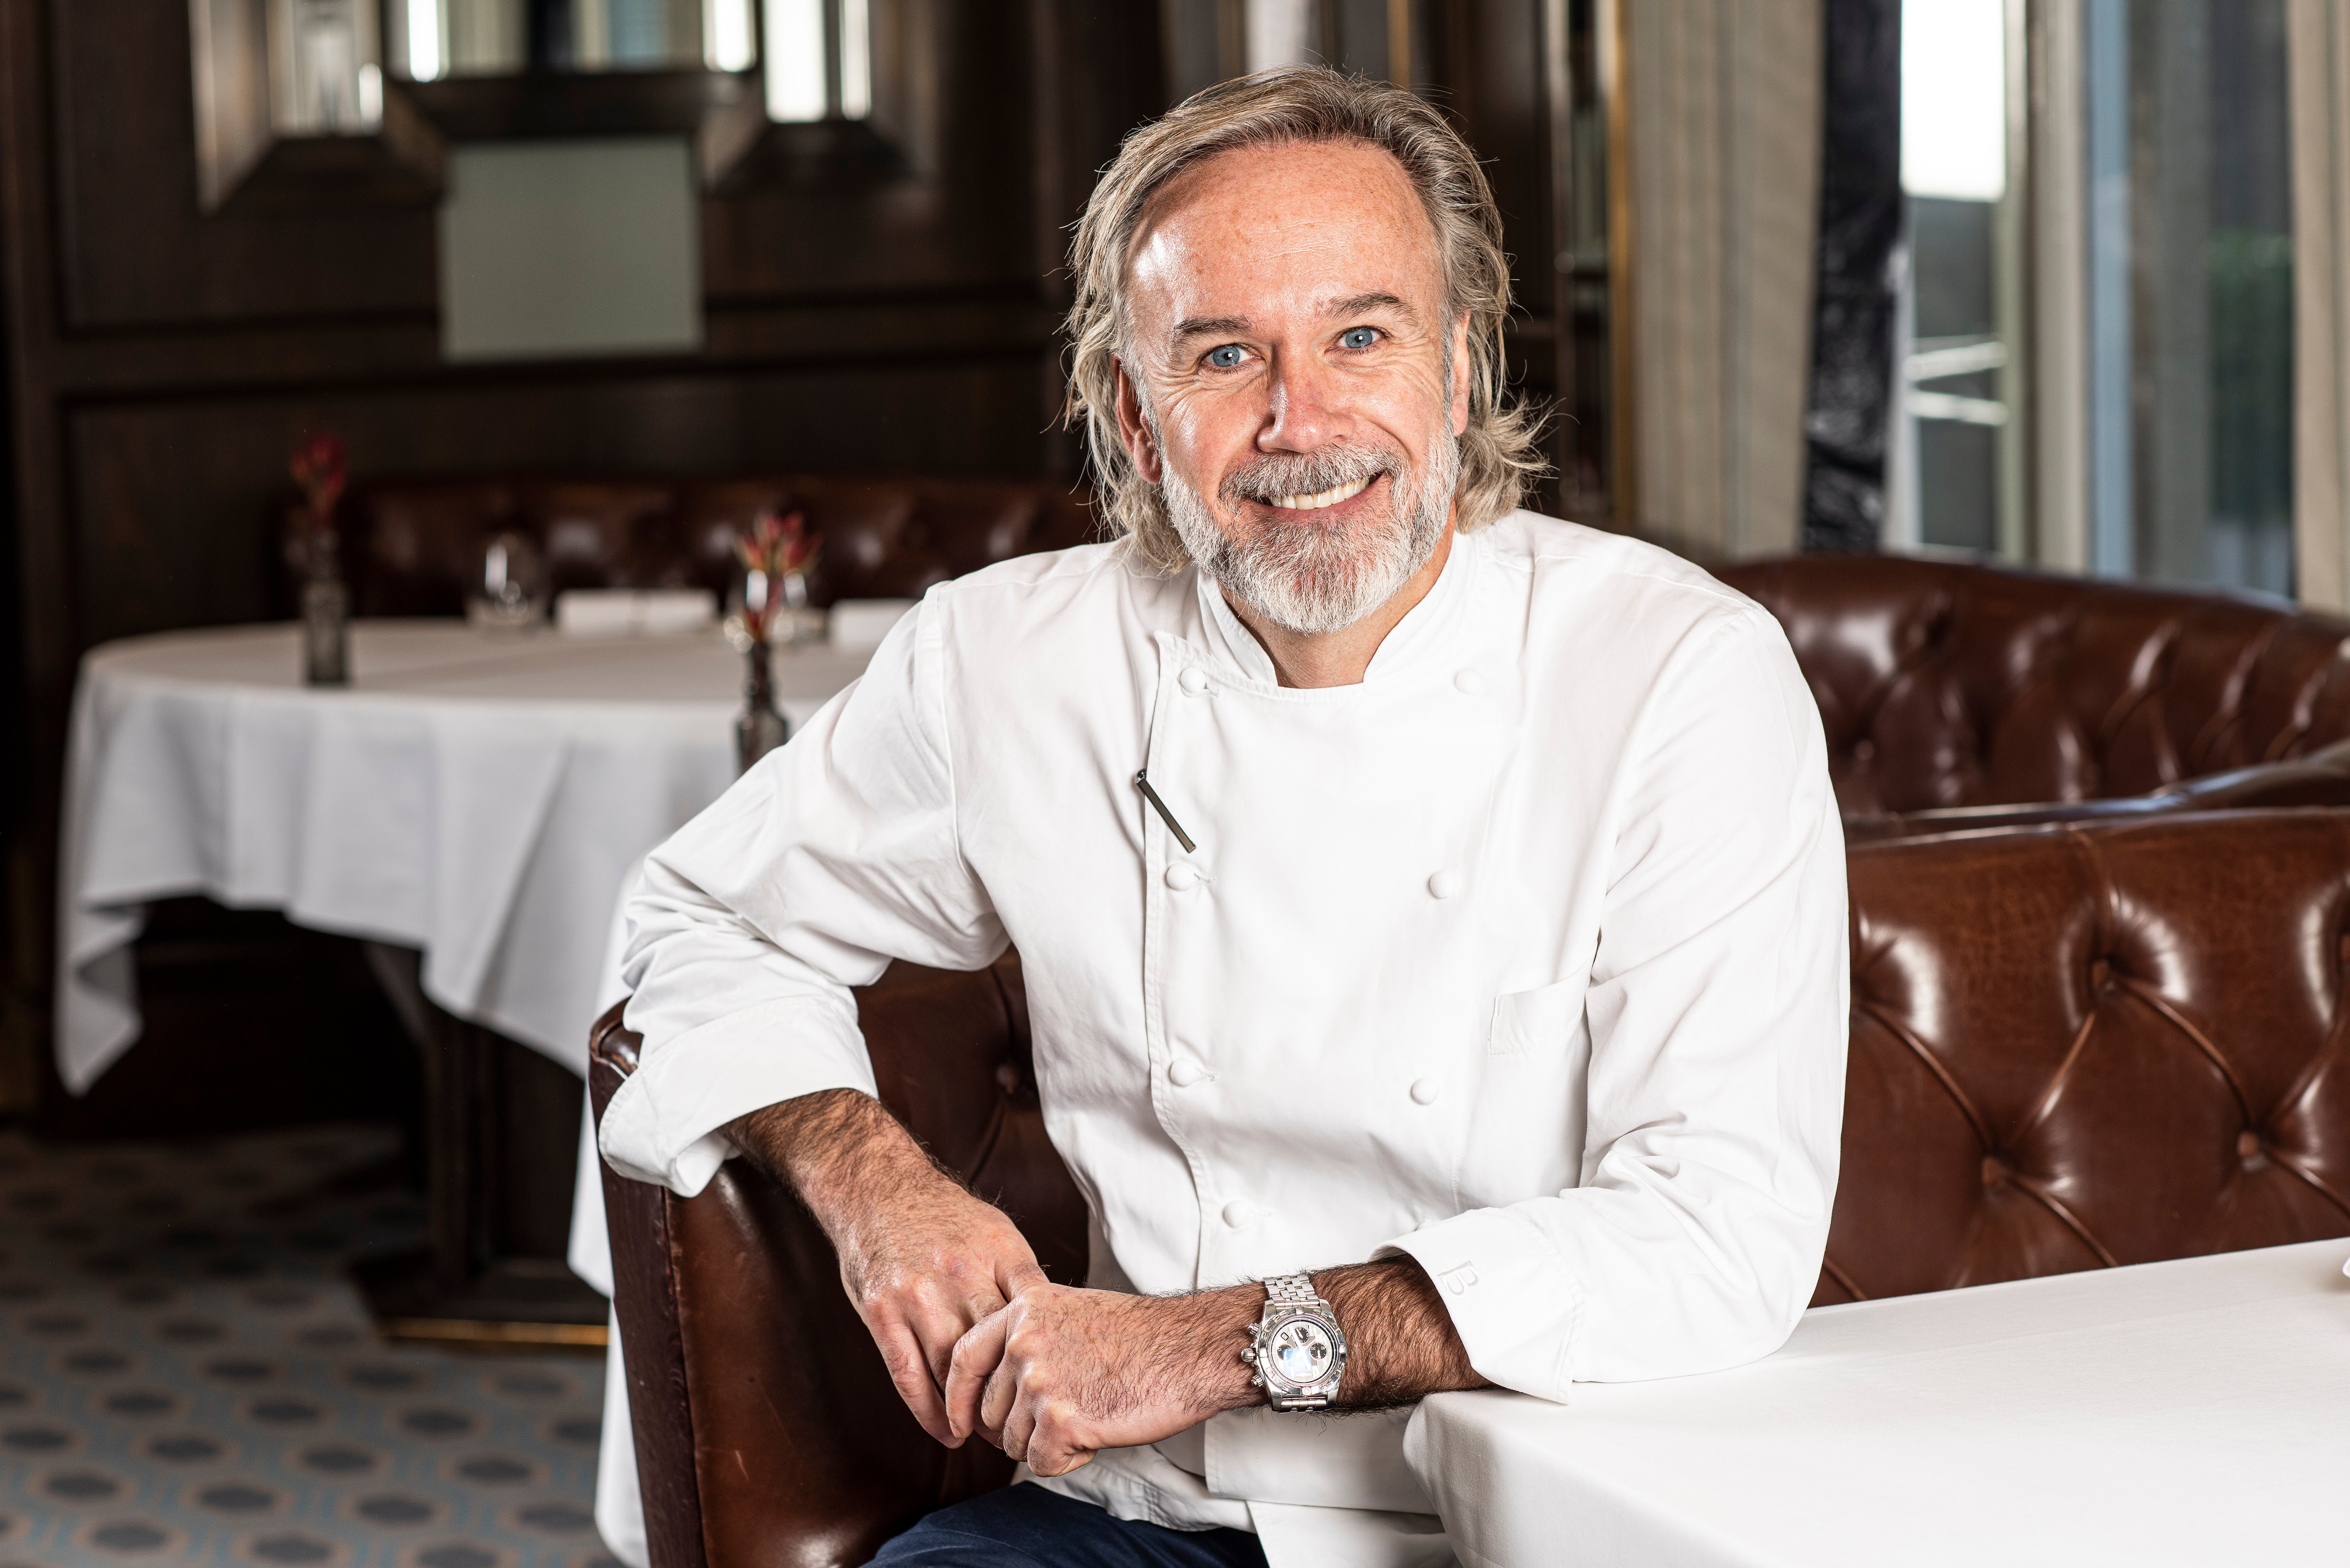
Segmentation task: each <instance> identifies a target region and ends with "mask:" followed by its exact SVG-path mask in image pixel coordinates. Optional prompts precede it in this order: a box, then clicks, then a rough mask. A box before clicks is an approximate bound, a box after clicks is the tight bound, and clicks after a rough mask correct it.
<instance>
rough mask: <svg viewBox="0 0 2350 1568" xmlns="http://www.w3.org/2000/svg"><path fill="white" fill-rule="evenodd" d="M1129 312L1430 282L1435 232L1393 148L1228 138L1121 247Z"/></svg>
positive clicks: (1238, 305)
mask: <svg viewBox="0 0 2350 1568" xmlns="http://www.w3.org/2000/svg"><path fill="white" fill-rule="evenodd" d="M1127 254H1128V262H1127V269H1128V282H1129V284H1130V285H1131V286H1132V293H1133V295H1134V298H1133V301H1132V303H1133V305H1134V306H1135V307H1136V310H1137V314H1138V315H1139V316H1146V317H1147V316H1151V315H1156V314H1158V313H1159V312H1163V311H1170V310H1171V311H1176V312H1179V313H1180V314H1183V315H1187V316H1188V315H1198V314H1201V312H1202V311H1207V312H1210V313H1212V314H1217V315H1223V314H1236V313H1246V312H1248V311H1250V310H1253V309H1269V308H1275V307H1278V306H1282V305H1284V304H1288V305H1296V304H1305V303H1307V302H1309V301H1312V300H1315V299H1339V298H1347V297H1351V296H1361V295H1365V294H1372V293H1389V294H1395V295H1397V296H1400V297H1402V298H1405V299H1414V298H1419V299H1420V300H1421V302H1422V303H1424V304H1432V299H1431V298H1430V296H1432V295H1433V293H1434V292H1436V291H1437V290H1439V289H1440V286H1441V278H1442V270H1443V269H1442V266H1441V264H1440V257H1439V254H1438V249H1437V241H1436V231H1435V228H1434V226H1433V225H1431V224H1430V223H1429V220H1428V213H1427V211H1426V210H1425V209H1424V208H1423V207H1422V206H1421V205H1420V202H1419V194H1418V192H1415V191H1414V190H1413V189H1412V186H1411V181H1410V180H1409V177H1407V176H1406V175H1405V173H1404V171H1403V165H1402V164H1400V163H1399V162H1397V161H1396V159H1395V157H1394V155H1393V154H1391V153H1389V152H1388V151H1386V150H1384V149H1382V148H1377V147H1372V146H1369V145H1367V144H1366V143H1363V142H1358V141H1338V142H1288V143H1284V144H1281V145H1278V146H1274V147H1244V148H1237V149H1235V150H1233V151H1230V152H1222V153H1219V154H1217V155H1216V156H1215V157H1213V158H1211V159H1209V160H1207V161H1205V162H1202V163H1200V164H1197V165H1195V166H1193V167H1192V168H1190V169H1187V170H1185V171H1183V172H1182V173H1181V174H1180V175H1178V176H1177V177H1176V178H1175V179H1173V180H1170V181H1169V182H1167V184H1166V185H1165V186H1163V187H1161V188H1160V189H1159V191H1158V192H1155V193H1154V194H1153V195H1152V197H1151V199H1150V201H1149V203H1148V204H1147V205H1146V206H1145V207H1144V209H1143V213H1142V219H1141V222H1140V223H1138V224H1137V225H1136V229H1135V237H1134V241H1133V244H1132V245H1131V246H1130V248H1129V249H1128V253H1127Z"/></svg>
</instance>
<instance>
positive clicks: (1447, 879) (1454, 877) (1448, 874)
mask: <svg viewBox="0 0 2350 1568" xmlns="http://www.w3.org/2000/svg"><path fill="white" fill-rule="evenodd" d="M1428 890H1429V892H1430V893H1431V894H1432V895H1434V896H1435V897H1437V898H1459V897H1460V896H1461V873H1460V872H1458V871H1439V872H1438V873H1437V874H1436V875H1435V876H1433V877H1430V878H1429V879H1428Z"/></svg>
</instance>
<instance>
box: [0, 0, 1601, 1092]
mask: <svg viewBox="0 0 2350 1568" xmlns="http://www.w3.org/2000/svg"><path fill="white" fill-rule="evenodd" d="M1560 4H1561V0H1414V4H1413V5H1412V7H1411V10H1412V14H1413V15H1414V16H1416V17H1417V19H1418V22H1417V33H1416V37H1417V39H1418V43H1417V44H1416V47H1415V51H1414V53H1415V66H1414V76H1415V78H1416V79H1417V80H1420V81H1423V82H1426V83H1427V84H1429V86H1430V91H1431V93H1432V94H1433V96H1434V97H1435V98H1436V99H1437V100H1438V101H1439V102H1440V103H1442V104H1445V105H1446V106H1448V108H1449V109H1450V110H1451V112H1452V113H1453V114H1454V115H1455V116H1456V117H1457V119H1458V120H1459V122H1460V123H1461V126H1462V128H1463V129H1464V130H1466V131H1467V133H1468V134H1469V135H1470V137H1471V140H1473V141H1474V142H1475V143H1476V144H1477V146H1478V148H1479V150H1480V151H1481V152H1482V153H1483V154H1484V155H1485V156H1486V157H1487V158H1488V160H1489V163H1488V169H1489V171H1490V172H1491V174H1492V180H1493V183H1494V188H1495V191H1496V193H1497V195H1498V196H1499V198H1500V200H1501V202H1502V206H1503V212H1504V215H1505V219H1506V222H1507V224H1508V244H1509V247H1510V249H1511V251H1512V252H1513V254H1514V255H1515V256H1516V257H1517V258H1518V265H1519V271H1520V275H1521V285H1520V298H1521V300H1522V303H1523V306H1524V310H1525V314H1524V316H1523V318H1522V321H1521V323H1520V327H1519V330H1518V331H1517V332H1516V334H1515V338H1516V340H1515V343H1514V345H1513V347H1514V348H1515V351H1516V358H1517V359H1518V361H1519V362H1520V366H1521V369H1522V370H1523V388H1524V389H1525V390H1526V391H1527V392H1529V393H1530V394H1532V395H1534V396H1535V397H1537V398H1547V397H1548V396H1549V394H1550V391H1551V382H1552V381H1553V380H1554V379H1555V374H1556V364H1557V355H1556V353H1555V350H1554V348H1553V347H1552V344H1553V341H1554V339H1553V336H1552V323H1551V306H1552V270H1551V268H1552V257H1553V254H1554V252H1555V244H1554V243H1553V234H1554V229H1555V214H1554V213H1552V212H1551V210H1550V209H1551V206H1552V204H1553V197H1552V185H1551V181H1552V172H1551V170H1550V167H1549V164H1548V162H1547V161H1546V158H1545V155H1544V138H1545V136H1546V130H1545V127H1546V124H1547V119H1548V116H1549V114H1550V109H1549V106H1548V105H1547V104H1546V102H1545V99H1544V78H1543V63H1542V62H1543V50H1542V45H1543V33H1542V28H1543V26H1544V16H1545V15H1549V14H1563V12H1557V11H1556V8H1557V7H1558V6H1559V5H1560ZM1546 5H1548V6H1550V7H1552V8H1553V9H1552V10H1551V11H1546V9H1545V7H1546ZM874 17H875V27H876V37H877V46H878V47H877V50H876V56H877V61H878V62H879V65H880V66H881V67H882V69H881V75H880V78H879V80H878V81H877V85H876V114H875V118H874V121H873V124H872V127H871V129H870V132H869V133H868V131H866V130H855V131H853V132H840V131H833V130H795V131H792V132H790V133H788V134H786V133H784V132H782V131H780V130H772V131H770V132H769V133H768V135H767V136H766V138H765V139H764V140H763V141H762V142H761V143H760V144H759V145H758V147H757V148H756V149H755V150H754V151H753V152H752V153H751V154H750V155H749V157H748V158H746V159H745V161H743V163H742V164H741V165H740V166H739V167H738V168H736V170H735V171H733V174H731V175H730V176H729V177H728V178H727V179H726V180H725V181H723V182H722V183H721V184H720V185H719V186H718V187H717V188H716V189H714V190H712V191H711V192H706V193H705V195H704V197H703V200H702V265H703V286H704V304H705V308H706V320H707V334H706V340H705V344H704V347H703V348H702V350H701V351H700V352H698V353H695V354H692V355H688V356H671V357H663V358H643V359H624V360H605V361H596V362H581V363H561V364H530V365H517V366H512V367H503V368H494V367H451V366H448V365H445V364H443V363H442V360H441V358H440V351H439V317H438V305H437V286H436V281H435V276H434V266H435V254H434V253H435V237H434V223H435V217H434V213H433V212H432V210H431V209H430V208H427V207H400V206H375V207H368V206H363V205H349V206H342V207H338V208H332V209H327V208H321V209H317V210H311V211H303V212H296V213H280V214H276V215H270V216H257V215H251V214H249V213H236V212H234V211H233V212H230V213H222V214H216V215H212V216H206V215H204V214H203V213H201V212H200V210H199V206H198V200H197V182H196V170H195V146H194V130H193V108H192V91H191V87H190V81H189V54H190V45H189V34H188V22H187V13H186V0H0V248H5V262H6V266H7V272H6V283H5V287H6V291H7V297H6V301H5V304H6V307H7V335H8V338H9V342H8V345H7V348H8V358H9V369H10V375H11V381H10V391H11V397H12V405H11V407H10V409H9V410H8V411H9V415H10V419H11V428H12V431H13V433H14V438H15V448H14V450H15V455H16V474H15V485H14V496H15V501H16V520H17V529H16V535H15V538H14V540H13V545H14V548H15V568H16V573H17V581H16V594H15V595H14V596H12V598H11V602H12V603H13V604H14V605H15V607H16V612H17V613H16V623H15V629H16V632H17V634H18V639H19V640H18V641H17V643H16V648H15V649H14V650H13V652H14V656H15V657H16V659H17V660H18V664H17V675H18V680H16V682H15V683H14V686H13V691H14V695H15V697H16V701H17V702H18V704H19V707H18V717H19V722H17V723H16V725H15V726H14V727H13V733H12V740H14V741H16V742H18V743H19V744H18V748H17V752H16V755H17V756H20V757H21V758H22V765H21V767H20V768H16V769H13V770H12V772H14V773H15V774H16V776H17V777H19V778H21V779H23V780H24V781H26V782H25V784H24V785H23V787H22V788H21V789H20V790H19V792H18V795H17V797H16V799H15V801H14V802H13V804H12V809H11V811H10V814H9V819H8V824H7V827H8V835H9V874H10V878H11V887H12V889H13V892H12V901H11V904H10V910H11V918H10V922H9V923H10V931H9V936H10V939H11V940H10V948H11V951H10V955H9V956H10V971H9V985H10V1007H9V1011H8V1014H7V1016H8V1018H9V1019H10V1020H11V1022H10V1023H9V1024H8V1029H9V1038H10V1040H11V1041H13V1043H14V1044H13V1049H14V1051H15V1053H16V1058H17V1059H18V1060H19V1062H23V1061H26V1060H29V1059H30V1056H31V1054H35V1053H38V1054H46V1053H47V1049H48V1041H47V1020H46V1012H45V1009H46V1005H47V984H48V972H49V965H50V954H49V949H48V932H47V917H46V910H47V909H48V908H50V907H51V902H50V900H51V898H52V893H51V889H50V882H49V877H50V874H51V863H52V861H51V857H52V856H53V852H54V825H55V822H56V817H57V771H58V765H59V762H60V758H61V747H62V732H63V722H64V715H65V712H66V706H67V701H68V694H69V692H70V690H71V684H72V679H73V670H74V665H75V661H76V660H77V659H78V657H79V655H80V653H81V651H82V650H83V649H87V648H88V647H89V646H91V645H93V644H94V643H97V642H99V641H102V640H105V639H109V638H113V637H118V636H122V635H127V634H130V633H133V632H140V631H150V630H156V629H161V628H171V627H178V626H192V625H203V624H214V623H221V622H232V621H237V620H242V619H248V618H254V617H256V616H259V615H261V614H263V613H265V607H266V606H267V604H268V603H269V595H268V585H269V582H270V576H269V574H270V572H271V570H272V568H271V566H270V563H269V551H268V547H267V545H266V541H265V535H264V522H263V519H264V516H265V511H266V509H267V507H268V506H269V504H270V503H271V500H272V498H273V497H274V496H276V494H278V493H280V492H281V491H282V489H283V485H284V477H283V475H284V470H283V464H284V461H285V456H286V452H287V450H288V449H289V448H290V446H291V445H292V444H293V442H294V441H295V440H296V438H297V437H298V436H300V435H301V434H303V433H305V432H307V431H315V430H317V429H320V428H332V429H335V430H337V431H340V432H341V433H342V434H343V435H344V436H345V437H346V438H347V440H348V442H349V445H350V449H351V453H352V459H353V464H354V468H355V470H356V472H358V473H359V474H360V475H362V476H364V475H368V474H394V473H412V472H427V471H432V472H494V471H499V470H535V471H539V472H551V471H559V470H566V469H569V470H574V471H582V470H589V471H594V472H603V473H612V472H646V473H664V474H671V473H682V472H695V471H703V472H708V471H723V470H729V469H747V468H780V469H800V470H826V469H829V470H834V471H868V472H869V471H875V470H891V469H898V470H910V471H916V472H937V473H954V472H964V473H1002V474H1034V473H1055V474H1071V475H1073V474H1074V472H1075V470H1076V444H1075V442H1074V441H1072V440H1071V439H1070V438H1069V437H1068V436H1066V434H1063V433H1060V432H1057V431H1054V430H1053V429H1052V428H1051V427H1052V425H1053V422H1054V420H1055V414H1056V412H1057V410H1058V405H1059V400H1060V391H1061V379H1060V354H1059V347H1058V344H1057V342H1056V340H1055V336H1054V327H1055V318H1056V317H1057V315H1058V313H1059V312H1060V311H1061V310H1062V309H1064V308H1065V307H1066V299H1067V292H1066V279H1065V278H1064V277H1063V276H1062V275H1061V273H1060V266H1061V260H1062V252H1063V247H1064V246H1065V244H1066V229H1067V225H1068V224H1069V223H1070V222H1071V221H1072V220H1073V219H1074V218H1075V217H1076V213H1077V212H1078V210H1079V208H1080V207H1081V206H1082V204H1083V202H1084V200H1085V197H1086V194H1087V191H1088V190H1089V189H1090V187H1091V184H1092V180H1093V174H1094V171H1096V170H1097V169H1099V168H1100V167H1102V166H1103V165H1104V164H1105V163H1107V161H1108V160H1109V159H1110V158H1111V157H1112V156H1113V155H1114V153H1115V152H1116V150H1117V146H1118V140H1119V138H1120V137H1121V136H1122V135H1123V134H1124V133H1125V132H1126V131H1127V130H1128V129H1129V128H1130V127H1132V126H1133V125H1134V124H1136V123H1137V122H1138V121H1139V120H1141V119H1144V118H1146V117H1148V116H1149V115H1150V114H1153V113H1155V112H1157V111H1158V110H1159V109H1162V108H1163V107H1164V106H1165V90H1166V89H1165V83H1166V80H1167V77H1166V72H1165V70H1164V66H1163V61H1162V58H1161V53H1160V49H1161V42H1160V40H1161V33H1160V28H1159V16H1158V7H1157V6H1156V5H1153V4H1149V3H1148V0H1131V3H1124V4H1101V3H1097V0H875V4H874ZM135 1054H137V1053H136V1052H134V1055H135ZM0 1085H5V1074H4V1073H0ZM0 1093H5V1090H4V1089H0Z"/></svg>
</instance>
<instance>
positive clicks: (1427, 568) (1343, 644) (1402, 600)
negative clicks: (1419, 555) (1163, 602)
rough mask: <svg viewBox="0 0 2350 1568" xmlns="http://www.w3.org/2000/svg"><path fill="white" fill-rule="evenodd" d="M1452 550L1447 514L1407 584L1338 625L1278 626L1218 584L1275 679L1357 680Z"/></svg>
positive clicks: (1310, 682) (1295, 682)
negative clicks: (1349, 622) (1327, 627)
mask: <svg viewBox="0 0 2350 1568" xmlns="http://www.w3.org/2000/svg"><path fill="white" fill-rule="evenodd" d="M1451 555H1452V520H1451V518H1449V517H1448V518H1447V519H1445V523H1444V536H1443V537H1442V538H1440V539H1439V540H1437V542H1436V548H1435V549H1433V550H1430V552H1429V553H1428V559H1427V560H1425V561H1422V562H1421V563H1420V564H1419V570H1418V571H1416V572H1414V573H1412V575H1411V576H1409V577H1406V578H1405V579H1404V582H1403V586H1402V587H1399V588H1398V589H1396V591H1395V592H1394V593H1392V594H1389V595H1388V597H1387V600H1386V602H1385V603H1383V604H1381V605H1380V606H1379V607H1378V608H1377V609H1375V610H1373V611H1371V613H1370V614H1368V615H1367V616H1365V617H1363V618H1362V619H1360V620H1358V621H1356V622H1354V623H1353V624H1352V625H1350V626H1342V627H1340V628H1338V629H1337V630H1336V631H1311V632H1308V631H1292V630H1290V629H1289V628H1287V627H1282V626H1275V625H1274V624H1273V623H1272V622H1271V621H1268V620H1266V619H1265V618H1263V616H1260V615H1258V614H1257V613H1256V612H1255V611H1254V610H1253V609H1251V608H1249V607H1248V606H1246V605H1244V604H1243V603H1241V602H1240V600H1238V599H1236V598H1234V597H1232V593H1231V591H1230V590H1229V589H1226V588H1224V587H1222V585H1221V584H1219V585H1218V591H1220V592H1222V594H1223V596H1224V602H1225V603H1226V604H1228V605H1230V606H1232V614H1233V615H1235V616H1237V617H1239V618H1240V623H1241V624H1242V625H1243V626H1244V627H1246V628H1248V629H1249V635H1250V636H1251V637H1253V638H1255V639H1256V640H1257V645H1258V646H1259V647H1261V648H1263V649H1264V651H1265V653H1266V655H1267V656H1268V657H1269V658H1271V659H1272V660H1273V672H1274V679H1275V680H1279V681H1280V682H1281V684H1282V685H1284V686H1295V687H1300V688H1310V687H1316V686H1359V685H1361V684H1362V683H1363V674H1364V672H1365V671H1366V670H1369V669H1370V667H1371V658H1372V656H1373V655H1375V654H1377V653H1378V650H1379V644H1381V643H1383V642H1385V641H1386V640H1387V639H1388V633H1389V632H1391V631H1393V630H1394V629H1395V628H1396V625H1397V623H1398V622H1399V621H1401V620H1402V619H1403V618H1404V617H1406V616H1408V615H1409V614H1410V613H1411V609H1412V607H1413V606H1414V605H1417V604H1418V603H1419V601H1420V600H1422V599H1424V598H1426V597H1428V590H1429V589H1430V588H1432V587H1435V586H1436V579H1437V578H1438V577H1439V576H1442V575H1443V572H1444V563H1445V562H1446V561H1447V560H1448V559H1450V558H1451Z"/></svg>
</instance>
